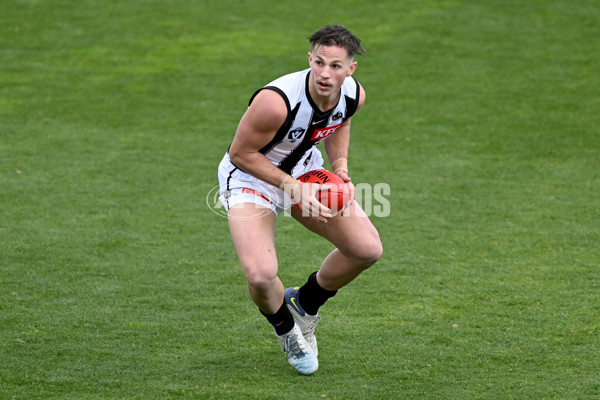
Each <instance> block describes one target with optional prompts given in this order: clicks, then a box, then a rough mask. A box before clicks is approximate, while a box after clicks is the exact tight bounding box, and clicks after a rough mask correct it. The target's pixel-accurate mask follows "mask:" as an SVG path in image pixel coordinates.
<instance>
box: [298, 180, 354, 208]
mask: <svg viewBox="0 0 600 400" xmlns="http://www.w3.org/2000/svg"><path fill="white" fill-rule="evenodd" d="M298 180H299V181H300V182H310V183H318V184H320V185H325V184H327V185H331V187H330V188H329V190H326V191H325V190H324V191H322V192H319V193H317V200H319V201H320V202H321V204H323V205H324V206H326V207H327V208H329V209H330V210H331V211H332V213H333V214H335V213H337V212H338V211H340V210H342V209H343V208H344V206H345V205H346V203H347V202H348V200H349V199H350V191H349V190H348V185H346V183H345V182H344V181H343V180H342V178H340V177H339V176H337V175H336V174H334V173H333V172H330V171H327V170H326V169H315V170H313V171H308V172H307V173H305V174H303V175H301V176H299V177H298ZM296 208H299V207H298V206H297V205H296Z"/></svg>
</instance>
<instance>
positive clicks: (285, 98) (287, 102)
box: [248, 86, 292, 114]
mask: <svg viewBox="0 0 600 400" xmlns="http://www.w3.org/2000/svg"><path fill="white" fill-rule="evenodd" d="M265 89H269V90H272V91H274V92H277V93H279V95H280V96H281V97H282V98H283V101H285V106H286V108H287V111H288V114H289V113H290V111H292V107H291V106H290V101H289V100H288V98H287V96H286V95H285V93H283V90H281V89H279V88H278V87H277V86H265V87H262V88H260V89H258V90H257V91H256V92H254V94H253V95H252V97H251V98H250V101H249V102H248V106H250V104H252V102H253V101H254V98H255V97H256V95H257V94H259V93H260V92H262V91H263V90H265Z"/></svg>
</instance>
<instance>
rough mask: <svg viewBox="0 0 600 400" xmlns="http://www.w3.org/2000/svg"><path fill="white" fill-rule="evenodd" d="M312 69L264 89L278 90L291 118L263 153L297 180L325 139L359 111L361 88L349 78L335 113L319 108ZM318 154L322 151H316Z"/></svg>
mask: <svg viewBox="0 0 600 400" xmlns="http://www.w3.org/2000/svg"><path fill="white" fill-rule="evenodd" d="M310 71H311V70H310V68H309V69H306V70H304V71H299V72H294V73H291V74H288V75H284V76H282V77H280V78H278V79H276V80H274V81H273V82H271V83H269V84H268V85H266V86H264V87H263V88H261V89H259V90H257V91H256V92H255V93H254V95H253V96H252V98H251V99H250V103H249V104H252V100H254V98H255V97H256V95H257V94H258V93H259V92H260V91H261V90H265V89H268V90H274V91H275V92H277V93H279V94H280V95H281V97H283V99H284V100H285V104H286V107H287V111H288V114H287V118H286V119H285V122H284V123H283V125H282V126H281V127H280V128H279V130H278V131H277V133H276V134H275V137H274V138H273V140H271V141H270V142H269V143H268V144H267V145H266V146H264V147H263V148H262V149H260V152H261V153H262V154H264V155H265V156H266V157H267V158H268V159H269V160H270V161H271V162H272V163H273V164H274V165H276V166H277V167H279V168H280V169H281V170H283V171H285V172H286V173H288V174H290V175H292V176H294V175H295V174H294V170H295V169H296V167H298V166H300V167H302V166H304V165H306V164H308V162H309V161H310V157H311V155H312V151H311V150H313V149H314V147H315V146H316V145H317V144H318V143H319V142H321V141H322V140H323V139H325V138H327V137H328V136H330V135H332V134H334V133H335V131H336V130H337V129H338V128H339V127H340V125H342V123H343V122H344V121H346V120H347V119H348V118H350V117H351V116H352V115H353V114H354V113H355V112H356V109H357V108H358V101H359V96H360V85H359V83H358V81H356V79H354V78H353V77H348V78H346V80H345V81H344V83H343V85H342V87H341V95H340V99H339V101H338V104H337V105H336V106H335V107H334V108H333V109H331V110H328V111H326V112H322V111H320V110H319V108H318V107H317V106H316V105H315V103H314V102H313V100H312V98H311V97H310V94H309V92H308V78H309V75H310ZM314 151H318V150H317V149H314Z"/></svg>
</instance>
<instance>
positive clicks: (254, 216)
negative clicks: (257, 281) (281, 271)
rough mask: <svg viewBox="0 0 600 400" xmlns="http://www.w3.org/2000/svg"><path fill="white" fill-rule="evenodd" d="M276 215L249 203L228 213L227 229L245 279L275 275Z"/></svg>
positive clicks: (231, 209) (240, 205)
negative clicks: (251, 276) (253, 276)
mask: <svg viewBox="0 0 600 400" xmlns="http://www.w3.org/2000/svg"><path fill="white" fill-rule="evenodd" d="M275 218H276V216H275V213H273V212H272V211H270V210H268V209H265V208H262V207H260V206H257V205H255V204H251V203H243V204H239V205H237V206H235V207H232V208H230V209H229V211H228V221H229V230H230V232H231V238H232V240H233V245H234V247H235V251H236V253H237V255H238V259H239V261H240V264H241V266H242V269H243V270H244V273H245V274H246V276H247V277H249V275H254V274H260V275H262V274H265V275H270V276H274V275H276V274H277V256H276V254H275Z"/></svg>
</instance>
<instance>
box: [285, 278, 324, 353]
mask: <svg viewBox="0 0 600 400" xmlns="http://www.w3.org/2000/svg"><path fill="white" fill-rule="evenodd" d="M298 289H299V288H298V287H295V288H287V289H285V304H287V306H288V309H289V310H290V312H291V313H292V316H293V317H294V321H296V323H297V324H298V326H300V332H302V336H304V339H306V341H307V342H308V344H309V345H310V347H312V349H313V351H314V353H315V356H316V357H318V356H319V348H318V347H317V337H316V336H315V328H316V327H317V324H318V323H319V320H320V319H321V317H319V314H317V315H308V314H307V313H306V312H305V311H304V310H303V309H302V307H301V306H300V303H299V302H298Z"/></svg>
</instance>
